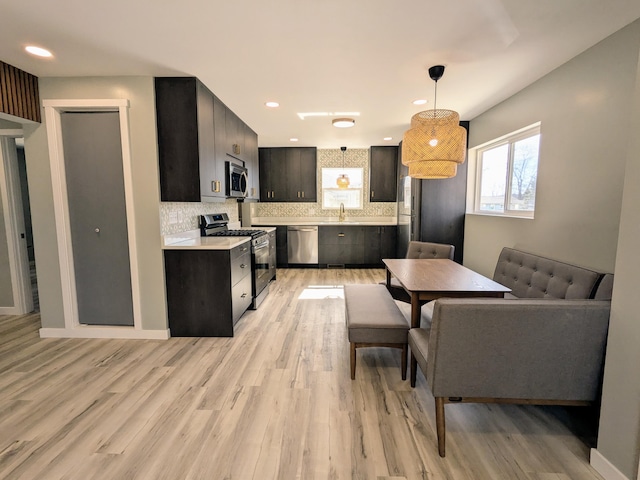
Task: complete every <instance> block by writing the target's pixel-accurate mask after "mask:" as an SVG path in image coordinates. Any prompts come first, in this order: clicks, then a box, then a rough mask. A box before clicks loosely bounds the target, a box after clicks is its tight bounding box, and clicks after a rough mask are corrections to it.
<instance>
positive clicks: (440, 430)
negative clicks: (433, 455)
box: [436, 397, 445, 457]
mask: <svg viewBox="0 0 640 480" xmlns="http://www.w3.org/2000/svg"><path fill="white" fill-rule="evenodd" d="M436 434H437V436H438V454H439V455H440V456H441V457H444V454H445V451H444V446H445V425H444V397H436Z"/></svg>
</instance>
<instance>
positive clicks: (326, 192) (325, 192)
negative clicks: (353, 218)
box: [320, 167, 364, 210]
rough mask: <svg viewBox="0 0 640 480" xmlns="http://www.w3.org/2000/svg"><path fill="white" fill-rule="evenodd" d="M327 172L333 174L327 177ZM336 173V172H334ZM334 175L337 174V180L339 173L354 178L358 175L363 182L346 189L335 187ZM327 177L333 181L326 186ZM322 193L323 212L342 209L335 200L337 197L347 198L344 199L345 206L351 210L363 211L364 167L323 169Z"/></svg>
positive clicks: (321, 176) (321, 175)
mask: <svg viewBox="0 0 640 480" xmlns="http://www.w3.org/2000/svg"><path fill="white" fill-rule="evenodd" d="M325 171H329V172H331V173H330V174H329V175H325ZM334 171H335V172H334ZM333 173H335V174H336V175H335V177H336V178H337V175H338V173H347V174H351V175H352V177H351V178H353V176H354V175H355V174H356V173H357V174H358V175H359V176H360V179H361V181H360V182H359V186H355V187H354V186H352V185H350V186H349V187H348V188H346V189H342V188H338V187H337V186H335V185H336V184H335V180H334V179H333V177H334V176H333V175H332V174H333ZM325 177H330V178H331V181H330V182H329V185H326V186H325V184H324V179H325ZM320 178H321V179H322V180H321V191H322V199H321V201H322V209H323V210H338V209H340V203H336V202H335V201H333V200H334V197H335V196H338V197H340V196H346V198H345V199H344V206H345V208H348V209H350V210H362V209H363V208H364V199H363V196H364V169H363V168H362V167H348V168H339V167H322V169H321V174H320Z"/></svg>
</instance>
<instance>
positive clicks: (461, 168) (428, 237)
mask: <svg viewBox="0 0 640 480" xmlns="http://www.w3.org/2000/svg"><path fill="white" fill-rule="evenodd" d="M460 125H461V126H462V127H464V128H466V129H467V131H468V129H469V122H468V121H461V122H460ZM468 139H469V135H468V133H467V142H468ZM467 146H468V145H467ZM468 164H469V162H466V161H465V162H464V163H462V164H460V165H458V173H457V174H456V176H455V177H453V178H445V179H442V180H421V183H422V185H421V193H420V195H421V200H422V201H421V206H420V225H419V231H420V237H419V240H421V241H423V242H435V243H447V244H450V245H453V246H454V247H455V252H454V260H455V261H456V262H458V263H462V261H463V252H464V222H465V212H466V208H467V168H468Z"/></svg>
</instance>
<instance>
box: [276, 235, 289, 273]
mask: <svg viewBox="0 0 640 480" xmlns="http://www.w3.org/2000/svg"><path fill="white" fill-rule="evenodd" d="M288 242H289V240H288V238H287V227H286V226H278V227H276V265H277V266H278V267H288V266H289V246H288V245H289V244H288Z"/></svg>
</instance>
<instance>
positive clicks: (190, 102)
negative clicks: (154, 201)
mask: <svg viewBox="0 0 640 480" xmlns="http://www.w3.org/2000/svg"><path fill="white" fill-rule="evenodd" d="M155 90H156V126H157V133H158V159H159V167H160V199H161V200H162V201H164V202H201V201H222V200H224V199H225V198H226V191H225V189H226V175H225V162H226V161H228V160H230V159H231V158H230V157H234V158H236V159H238V160H240V161H241V162H244V164H245V167H247V169H248V171H249V173H248V177H249V189H248V195H247V196H248V198H252V199H258V198H259V176H258V135H257V134H256V133H255V132H254V131H253V130H251V128H249V126H248V125H246V124H245V123H244V122H242V120H241V119H240V118H239V117H238V116H237V115H236V114H235V113H233V112H232V111H231V110H230V109H229V108H227V106H226V105H225V104H224V103H222V101H221V100H220V99H219V98H218V97H216V96H215V95H214V94H213V93H211V91H210V90H209V89H208V88H207V87H206V86H205V85H204V84H203V83H202V82H200V81H199V80H198V79H197V78H195V77H156V78H155Z"/></svg>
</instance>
